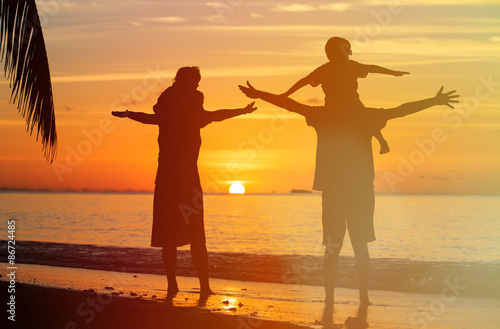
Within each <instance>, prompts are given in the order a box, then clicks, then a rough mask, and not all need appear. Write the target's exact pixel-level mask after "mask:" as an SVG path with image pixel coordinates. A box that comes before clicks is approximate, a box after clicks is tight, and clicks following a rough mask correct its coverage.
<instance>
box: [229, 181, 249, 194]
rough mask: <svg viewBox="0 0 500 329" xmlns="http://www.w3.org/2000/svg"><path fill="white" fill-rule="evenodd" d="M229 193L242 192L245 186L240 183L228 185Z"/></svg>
mask: <svg viewBox="0 0 500 329" xmlns="http://www.w3.org/2000/svg"><path fill="white" fill-rule="evenodd" d="M229 193H231V194H244V193H245V186H243V185H242V184H241V183H234V184H232V185H231V186H230V187H229Z"/></svg>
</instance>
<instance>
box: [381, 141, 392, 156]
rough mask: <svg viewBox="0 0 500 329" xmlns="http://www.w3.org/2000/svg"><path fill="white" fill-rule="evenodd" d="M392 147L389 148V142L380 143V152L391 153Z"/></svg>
mask: <svg viewBox="0 0 500 329" xmlns="http://www.w3.org/2000/svg"><path fill="white" fill-rule="evenodd" d="M390 151H391V149H390V148H389V144H387V143H380V154H386V153H389V152H390Z"/></svg>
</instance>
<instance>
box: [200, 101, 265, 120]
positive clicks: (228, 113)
mask: <svg viewBox="0 0 500 329" xmlns="http://www.w3.org/2000/svg"><path fill="white" fill-rule="evenodd" d="M254 105H255V102H251V103H250V104H248V105H247V106H245V107H243V108H239V109H232V110H217V111H213V112H206V113H207V114H208V116H209V121H211V122H212V121H223V120H226V119H230V118H234V117H236V116H238V115H242V114H248V113H252V112H253V111H255V110H256V109H257V108H256V107H255V106H254Z"/></svg>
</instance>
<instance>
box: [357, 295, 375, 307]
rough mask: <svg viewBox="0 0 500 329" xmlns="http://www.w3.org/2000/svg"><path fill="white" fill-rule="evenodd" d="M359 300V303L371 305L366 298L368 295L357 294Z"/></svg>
mask: <svg viewBox="0 0 500 329" xmlns="http://www.w3.org/2000/svg"><path fill="white" fill-rule="evenodd" d="M359 302H360V303H361V305H371V304H372V303H371V302H370V299H369V298H368V295H366V296H359Z"/></svg>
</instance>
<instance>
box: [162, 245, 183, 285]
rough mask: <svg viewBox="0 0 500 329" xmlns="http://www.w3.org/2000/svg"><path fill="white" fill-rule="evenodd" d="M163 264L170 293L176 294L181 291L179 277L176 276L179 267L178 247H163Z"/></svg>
mask: <svg viewBox="0 0 500 329" xmlns="http://www.w3.org/2000/svg"><path fill="white" fill-rule="evenodd" d="M161 251H162V256H163V264H164V265H165V272H166V273H167V282H168V293H170V294H175V293H177V292H179V287H178V286H177V279H176V278H175V269H176V267H177V247H175V246H173V247H163V248H162V250H161Z"/></svg>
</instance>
